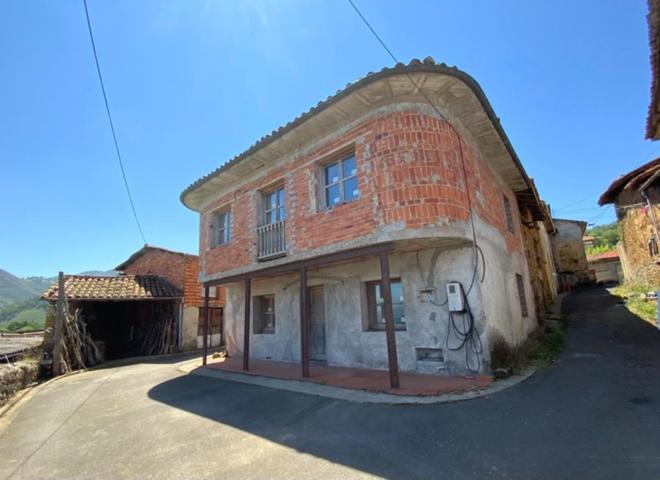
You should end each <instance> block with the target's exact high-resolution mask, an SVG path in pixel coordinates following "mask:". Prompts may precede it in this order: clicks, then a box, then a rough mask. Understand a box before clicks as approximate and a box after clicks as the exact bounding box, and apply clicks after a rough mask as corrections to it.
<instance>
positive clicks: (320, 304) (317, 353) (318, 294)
mask: <svg viewBox="0 0 660 480" xmlns="http://www.w3.org/2000/svg"><path fill="white" fill-rule="evenodd" d="M309 309H310V314H309V321H310V324H311V343H312V345H311V352H310V358H311V359H312V360H325V297H324V296H323V285H319V286H318V287H309Z"/></svg>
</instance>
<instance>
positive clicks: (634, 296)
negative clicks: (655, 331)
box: [610, 284, 658, 325]
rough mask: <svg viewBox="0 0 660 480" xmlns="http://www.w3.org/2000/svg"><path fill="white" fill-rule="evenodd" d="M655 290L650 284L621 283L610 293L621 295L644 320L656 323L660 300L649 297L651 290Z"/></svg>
mask: <svg viewBox="0 0 660 480" xmlns="http://www.w3.org/2000/svg"><path fill="white" fill-rule="evenodd" d="M653 291H655V290H654V289H653V288H652V287H650V286H648V285H639V284H638V285H620V286H618V287H614V288H610V293H612V294H613V295H616V296H618V297H621V298H622V299H623V301H624V303H625V305H626V308H628V310H630V311H631V312H632V313H634V314H635V315H637V316H638V317H640V318H641V319H643V320H646V321H647V322H650V323H652V324H654V325H655V322H656V319H657V318H658V302H657V300H655V299H647V296H646V295H647V294H648V293H649V292H653Z"/></svg>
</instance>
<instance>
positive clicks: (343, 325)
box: [181, 58, 581, 386]
mask: <svg viewBox="0 0 660 480" xmlns="http://www.w3.org/2000/svg"><path fill="white" fill-rule="evenodd" d="M427 99H430V100H431V101H432V102H433V105H430V104H429V102H428V101H427ZM181 200H182V202H183V203H184V204H185V205H186V206H187V207H189V208H190V209H192V210H194V211H196V212H199V214H200V257H201V258H200V265H201V268H200V280H201V281H202V283H203V285H204V286H206V287H212V286H219V285H225V286H226V291H227V293H226V304H225V325H224V334H225V337H226V346H227V350H228V352H229V354H230V355H236V356H242V357H243V368H244V369H249V368H250V360H251V359H253V358H254V359H261V360H279V361H287V362H300V365H301V369H302V375H303V376H309V370H310V360H314V361H317V362H323V363H326V364H328V365H339V366H351V367H365V368H372V369H389V372H390V381H391V384H392V386H396V385H398V372H399V370H403V371H408V372H429V373H439V374H442V373H466V372H487V371H489V361H490V356H489V351H490V348H491V347H492V346H493V345H494V344H495V343H496V342H500V341H505V342H507V343H509V344H511V345H516V344H518V343H520V342H522V341H523V340H524V339H525V338H526V337H527V335H528V334H529V332H530V331H532V330H533V329H534V328H535V326H536V300H535V294H534V285H535V284H536V282H540V283H543V284H545V283H548V284H549V285H547V288H548V289H551V288H552V287H551V284H552V283H553V280H552V268H551V266H550V265H549V264H548V262H549V261H550V260H549V259H550V258H551V256H550V255H551V253H550V252H549V248H548V244H549V242H548V239H547V237H546V234H547V232H548V231H551V230H552V229H553V228H554V227H553V226H552V222H551V219H549V218H548V213H547V209H546V207H545V205H543V204H542V203H541V202H540V201H539V200H538V195H537V194H536V193H535V188H534V185H533V183H532V181H531V180H530V178H529V177H528V176H527V174H526V172H525V170H524V168H523V166H522V164H521V162H520V160H519V159H518V157H517V155H516V153H515V151H514V149H513V147H512V145H511V143H510V141H509V139H508V137H507V136H506V134H505V132H504V130H503V128H502V126H501V124H500V122H499V120H498V118H497V116H496V115H495V112H494V111H493V109H492V107H491V105H490V103H489V102H488V100H487V98H486V96H485V95H484V93H483V91H482V90H481V88H480V87H479V85H478V84H477V82H476V81H475V80H474V79H473V78H472V77H470V76H469V75H467V74H466V73H464V72H462V71H460V70H458V69H456V68H455V67H451V68H450V67H447V66H446V65H444V64H435V62H434V61H433V60H432V59H431V58H427V59H425V60H424V61H423V62H422V61H419V60H414V61H412V62H411V63H410V64H408V65H403V64H398V65H396V66H395V67H394V68H384V69H383V70H381V71H380V72H377V73H371V74H368V75H367V76H366V77H364V78H362V79H360V80H358V81H356V82H354V83H351V84H349V85H347V86H346V87H345V88H344V89H342V90H340V91H338V92H337V93H336V94H334V95H332V96H331V97H329V98H328V99H326V100H325V101H323V102H320V103H319V104H318V105H316V106H315V107H314V108H312V109H311V110H309V111H307V112H306V113H304V114H302V115H300V116H299V117H298V118H296V119H295V120H293V121H291V122H290V123H288V124H286V125H285V126H283V127H281V128H279V129H278V130H276V131H274V132H272V133H271V134H269V135H267V136H266V137H263V138H261V139H260V140H258V141H257V142H256V143H255V144H254V145H252V146H251V147H250V148H249V149H248V150H246V151H245V152H243V153H241V154H239V155H237V156H236V157H235V158H233V159H231V160H230V161H228V162H227V163H225V164H224V165H222V166H221V167H219V168H218V169H216V170H215V171H213V172H212V173H210V174H209V175H207V176H205V177H203V178H201V179H199V180H198V181H196V182H195V183H193V184H192V185H190V186H189V187H188V188H186V189H185V191H184V192H183V193H182V194H181ZM521 209H522V211H523V212H524V219H523V218H521ZM541 228H543V229H544V230H545V233H542V234H539V230H540V229H541ZM528 229H529V230H530V232H527V230H528ZM528 233H529V239H528V240H525V238H526V236H527V234H528ZM535 236H538V238H535ZM580 238H581V236H580ZM543 248H545V249H546V251H540V252H537V251H536V249H543ZM528 250H529V251H528ZM530 256H531V257H534V258H535V259H538V261H537V263H538V265H540V267H539V269H540V270H539V272H543V273H542V274H541V273H539V272H536V271H535V272H534V280H532V275H530V265H529V258H530ZM535 262H536V260H535ZM548 295H550V294H548ZM204 361H206V357H204ZM311 368H313V365H312V367H311Z"/></svg>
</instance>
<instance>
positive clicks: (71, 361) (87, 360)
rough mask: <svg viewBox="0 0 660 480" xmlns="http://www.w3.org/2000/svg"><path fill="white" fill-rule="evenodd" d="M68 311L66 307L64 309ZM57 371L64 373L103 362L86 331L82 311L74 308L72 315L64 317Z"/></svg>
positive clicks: (68, 314)
mask: <svg viewBox="0 0 660 480" xmlns="http://www.w3.org/2000/svg"><path fill="white" fill-rule="evenodd" d="M65 311H67V312H68V308H67V309H66V310H65ZM60 362H61V365H60V369H59V372H60V373H66V372H71V371H73V370H79V369H83V368H87V367H91V366H94V365H98V364H99V363H101V362H103V355H101V352H100V351H99V349H98V347H97V346H96V344H95V343H94V339H93V338H92V336H91V335H90V334H89V332H88V331H87V325H86V324H85V321H84V319H83V315H82V311H81V310H80V309H76V311H75V312H74V314H73V315H71V313H67V314H66V315H65V317H64V331H63V339H62V350H61V360H60Z"/></svg>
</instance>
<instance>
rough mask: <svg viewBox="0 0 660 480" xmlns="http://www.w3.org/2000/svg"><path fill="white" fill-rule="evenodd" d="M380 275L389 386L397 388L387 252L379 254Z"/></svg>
mask: <svg viewBox="0 0 660 480" xmlns="http://www.w3.org/2000/svg"><path fill="white" fill-rule="evenodd" d="M380 277H381V280H380V284H381V289H380V291H381V295H382V297H383V316H384V317H385V335H386V337H387V359H388V365H389V368H390V386H391V387H392V388H399V361H398V359H397V355H396V333H395V331H394V313H393V311H392V290H391V287H390V264H389V260H388V258H387V253H381V254H380Z"/></svg>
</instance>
